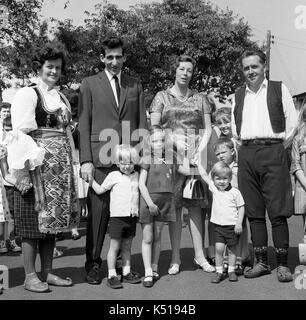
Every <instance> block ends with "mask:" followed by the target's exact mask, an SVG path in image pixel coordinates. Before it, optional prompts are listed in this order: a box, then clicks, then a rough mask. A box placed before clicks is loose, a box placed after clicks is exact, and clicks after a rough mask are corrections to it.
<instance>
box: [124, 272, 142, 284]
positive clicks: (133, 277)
mask: <svg viewBox="0 0 306 320" xmlns="http://www.w3.org/2000/svg"><path fill="white" fill-rule="evenodd" d="M122 282H127V283H131V284H135V283H140V282H141V278H140V277H139V275H138V274H135V273H133V272H130V273H128V274H127V275H125V276H122Z"/></svg>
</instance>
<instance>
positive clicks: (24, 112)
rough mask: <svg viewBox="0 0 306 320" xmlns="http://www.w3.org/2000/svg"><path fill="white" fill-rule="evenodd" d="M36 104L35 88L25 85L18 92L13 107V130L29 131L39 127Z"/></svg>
mask: <svg viewBox="0 0 306 320" xmlns="http://www.w3.org/2000/svg"><path fill="white" fill-rule="evenodd" d="M36 105H37V95H36V93H35V91H34V89H32V88H30V87H25V88H22V89H20V90H19V91H18V92H17V93H16V95H15V97H14V99H13V101H12V107H11V118H12V127H13V130H21V131H23V132H25V133H28V132H30V131H33V130H36V129H37V123H36V120H35V109H36Z"/></svg>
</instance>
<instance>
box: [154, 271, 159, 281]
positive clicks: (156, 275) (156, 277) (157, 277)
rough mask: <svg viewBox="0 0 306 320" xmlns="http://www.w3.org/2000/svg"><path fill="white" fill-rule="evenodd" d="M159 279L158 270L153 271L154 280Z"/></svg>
mask: <svg viewBox="0 0 306 320" xmlns="http://www.w3.org/2000/svg"><path fill="white" fill-rule="evenodd" d="M159 279H160V275H159V274H158V273H157V272H156V271H153V281H158V280H159Z"/></svg>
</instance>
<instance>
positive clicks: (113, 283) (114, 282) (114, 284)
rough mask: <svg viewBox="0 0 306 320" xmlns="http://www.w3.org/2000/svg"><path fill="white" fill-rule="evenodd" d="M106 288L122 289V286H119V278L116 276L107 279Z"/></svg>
mask: <svg viewBox="0 0 306 320" xmlns="http://www.w3.org/2000/svg"><path fill="white" fill-rule="evenodd" d="M107 286H108V287H110V288H112V289H121V288H123V285H122V284H121V282H120V280H119V278H118V277H116V276H113V277H111V278H108V279H107Z"/></svg>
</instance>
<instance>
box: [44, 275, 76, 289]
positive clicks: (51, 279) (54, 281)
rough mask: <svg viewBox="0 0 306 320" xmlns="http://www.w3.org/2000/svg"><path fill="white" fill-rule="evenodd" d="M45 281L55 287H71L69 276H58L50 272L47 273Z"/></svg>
mask: <svg viewBox="0 0 306 320" xmlns="http://www.w3.org/2000/svg"><path fill="white" fill-rule="evenodd" d="M46 282H47V283H48V284H50V285H51V286H57V287H71V286H72V285H73V283H72V280H71V279H70V278H68V277H67V278H66V279H63V278H60V277H58V276H56V275H54V274H52V273H48V276H47V280H46Z"/></svg>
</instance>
